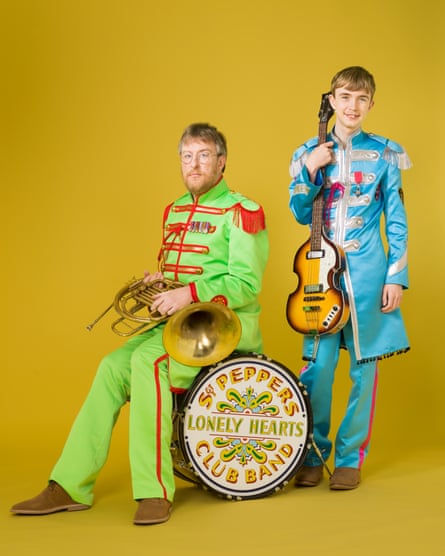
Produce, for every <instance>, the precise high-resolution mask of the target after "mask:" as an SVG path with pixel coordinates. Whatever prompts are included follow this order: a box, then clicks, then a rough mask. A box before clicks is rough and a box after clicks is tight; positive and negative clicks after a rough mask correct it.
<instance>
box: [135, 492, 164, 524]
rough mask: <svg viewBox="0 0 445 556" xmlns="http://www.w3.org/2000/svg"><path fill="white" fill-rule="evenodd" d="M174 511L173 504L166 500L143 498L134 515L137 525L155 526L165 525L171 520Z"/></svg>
mask: <svg viewBox="0 0 445 556" xmlns="http://www.w3.org/2000/svg"><path fill="white" fill-rule="evenodd" d="M171 511H172V505H171V502H169V501H168V500H164V498H143V499H142V500H139V505H138V509H137V511H136V513H135V514H134V519H133V523H134V524H135V525H154V524H155V523H164V521H168V519H169V518H170V514H171Z"/></svg>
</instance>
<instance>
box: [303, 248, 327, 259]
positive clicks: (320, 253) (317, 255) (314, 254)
mask: <svg viewBox="0 0 445 556" xmlns="http://www.w3.org/2000/svg"><path fill="white" fill-rule="evenodd" d="M323 257H324V249H320V250H314V251H308V252H307V253H306V259H322V258H323Z"/></svg>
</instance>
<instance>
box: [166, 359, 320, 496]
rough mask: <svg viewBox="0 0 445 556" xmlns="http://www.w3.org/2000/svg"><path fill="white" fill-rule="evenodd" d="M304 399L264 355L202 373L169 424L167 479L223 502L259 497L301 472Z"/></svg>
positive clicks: (308, 432) (306, 436)
mask: <svg viewBox="0 0 445 556" xmlns="http://www.w3.org/2000/svg"><path fill="white" fill-rule="evenodd" d="M311 439H312V414H311V410H310V405H309V399H308V394H307V393H306V391H305V390H304V387H303V385H302V384H301V383H300V382H299V381H298V379H297V378H296V377H295V375H294V374H293V373H292V372H291V371H290V370H289V369H287V368H286V367H284V366H283V365H281V364H279V363H277V362H276V361H273V360H271V359H269V358H267V357H266V356H262V355H257V354H254V355H252V354H249V355H246V356H244V355H242V356H240V355H234V356H231V357H229V358H227V359H225V360H224V361H222V362H220V363H218V364H217V365H216V366H214V367H212V368H205V369H203V370H202V371H201V372H200V374H199V375H198V376H197V377H196V379H195V381H194V383H193V385H192V387H191V388H190V390H189V391H188V392H187V393H186V394H185V395H184V397H183V400H182V402H181V407H180V408H179V415H178V418H176V420H175V426H174V434H173V444H172V454H173V462H174V470H175V474H176V475H177V476H178V477H181V478H183V479H185V480H188V481H192V482H195V483H197V484H201V485H202V486H204V487H206V488H209V489H211V490H213V491H215V492H216V493H217V494H219V495H223V496H225V497H226V498H229V499H237V500H242V499H248V498H259V497H263V496H267V495H269V494H271V493H273V492H275V491H277V490H279V489H281V488H282V487H284V486H285V485H286V484H287V483H288V482H289V480H290V479H291V478H292V477H293V476H294V475H295V473H296V472H297V470H298V469H299V467H300V466H301V465H302V463H303V460H304V457H305V455H306V453H307V450H308V449H309V447H310V445H311Z"/></svg>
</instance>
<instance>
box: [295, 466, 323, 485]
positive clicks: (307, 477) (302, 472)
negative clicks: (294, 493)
mask: <svg viewBox="0 0 445 556" xmlns="http://www.w3.org/2000/svg"><path fill="white" fill-rule="evenodd" d="M322 479H323V466H322V465H316V466H315V467H309V466H308V465H303V467H301V469H299V470H298V472H297V474H296V475H295V486H296V487H300V486H302V487H314V486H317V485H319V484H320V483H321V480H322Z"/></svg>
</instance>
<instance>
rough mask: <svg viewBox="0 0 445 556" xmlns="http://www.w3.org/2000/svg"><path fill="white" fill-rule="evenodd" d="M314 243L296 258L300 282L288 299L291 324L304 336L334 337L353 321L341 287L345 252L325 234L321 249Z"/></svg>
mask: <svg viewBox="0 0 445 556" xmlns="http://www.w3.org/2000/svg"><path fill="white" fill-rule="evenodd" d="M311 243H312V241H311V239H309V240H308V241H307V242H306V243H304V244H303V245H302V246H301V247H300V248H299V249H298V251H297V253H296V255H295V259H294V270H295V273H296V274H297V275H298V277H299V282H298V287H297V289H296V290H295V292H293V293H291V294H290V295H289V297H288V301H287V307H286V316H287V321H288V323H289V325H290V326H291V327H292V328H293V329H294V330H296V331H297V332H299V333H301V334H307V335H311V336H321V335H322V334H334V333H335V332H338V331H339V330H341V328H343V326H344V325H345V324H346V322H347V320H348V318H349V306H348V303H347V300H346V298H345V294H344V292H343V290H342V289H341V288H340V284H339V279H340V276H341V273H342V272H343V270H344V268H345V266H344V265H345V261H344V254H343V250H342V249H341V248H339V247H338V246H337V245H335V244H334V243H333V242H332V241H330V240H329V239H328V238H326V237H325V236H324V234H323V235H322V237H321V238H320V241H319V245H318V246H317V248H313V245H311Z"/></svg>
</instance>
